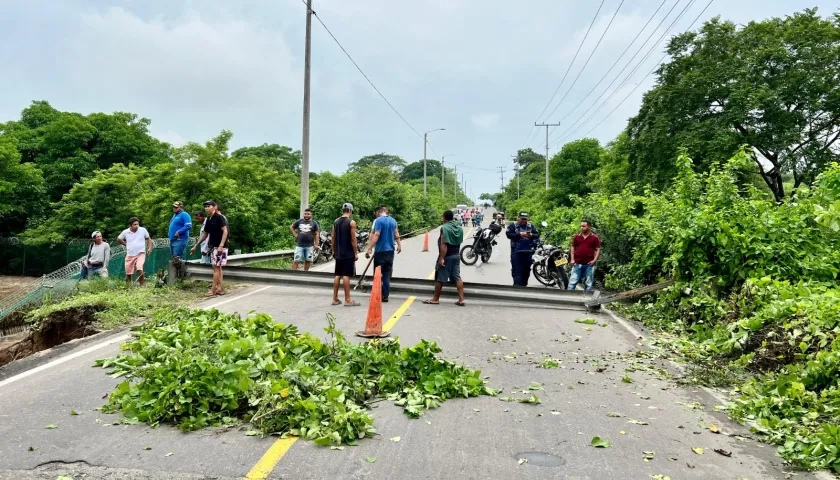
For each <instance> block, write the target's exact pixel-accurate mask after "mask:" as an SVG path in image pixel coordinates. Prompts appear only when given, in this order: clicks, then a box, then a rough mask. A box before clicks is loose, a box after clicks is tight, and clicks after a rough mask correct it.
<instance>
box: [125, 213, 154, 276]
mask: <svg viewBox="0 0 840 480" xmlns="http://www.w3.org/2000/svg"><path fill="white" fill-rule="evenodd" d="M117 241H118V242H120V245H122V246H124V247H125V283H127V284H129V285H131V276H132V275H134V271H135V270H136V271H137V283H139V284H140V286H141V287H142V286H143V285H145V284H146V277H145V276H144V275H143V264H145V263H146V254H149V255H151V254H152V237H151V236H150V235H149V231H148V230H146V229H145V228H143V227H141V226H140V220H139V219H138V218H137V217H131V218H130V219H129V220H128V228H126V229H125V230H123V231H122V233H120V235H119V236H118V237H117Z"/></svg>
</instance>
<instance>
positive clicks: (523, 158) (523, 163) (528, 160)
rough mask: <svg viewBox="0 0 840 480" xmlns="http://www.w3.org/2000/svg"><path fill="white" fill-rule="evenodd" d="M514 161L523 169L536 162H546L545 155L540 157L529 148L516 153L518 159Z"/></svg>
mask: <svg viewBox="0 0 840 480" xmlns="http://www.w3.org/2000/svg"><path fill="white" fill-rule="evenodd" d="M513 161H514V163H518V164H519V166H520V167H521V168H526V167H527V166H528V165H531V164H532V163H534V162H545V155H540V154H539V153H537V152H535V151H533V150H531V147H528V148H524V149H522V150H519V151H518V152H516V157H515V158H514V159H513Z"/></svg>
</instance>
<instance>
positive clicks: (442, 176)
mask: <svg viewBox="0 0 840 480" xmlns="http://www.w3.org/2000/svg"><path fill="white" fill-rule="evenodd" d="M454 155H455V154H454V153H447V154H446V155H441V157H440V198H446V190H445V189H444V184H445V183H446V180H445V179H446V166H445V164H444V162H443V161H444V159H445V158H446V157H451V156H454ZM456 179H457V177H456Z"/></svg>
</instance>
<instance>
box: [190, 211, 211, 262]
mask: <svg viewBox="0 0 840 480" xmlns="http://www.w3.org/2000/svg"><path fill="white" fill-rule="evenodd" d="M194 216H195V218H196V220H197V221H198V223H200V224H201V230H200V231H199V232H198V238H199V239H201V238H204V226H205V225H207V217H205V216H204V212H195V214H194ZM209 241H210V238H207V239H206V240H204V241H203V242H201V244H200V245H199V250H201V263H203V264H205V265H210V250H208V249H207V242H209Z"/></svg>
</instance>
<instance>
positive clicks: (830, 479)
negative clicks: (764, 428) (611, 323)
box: [604, 308, 838, 480]
mask: <svg viewBox="0 0 840 480" xmlns="http://www.w3.org/2000/svg"><path fill="white" fill-rule="evenodd" d="M604 311H605V312H607V314H608V315H609V316H610V317H611V318H612V319H613V320H615V322H616V323H618V324H619V325H621V326H622V327H623V328H624V329H625V330H627V331H628V332H630V334H631V335H633V336H634V337H636V338H637V339H639V340H642V341H646V340H647V338H646V337H645V336H644V335H642V334H641V332H639V331H638V330H636V328H635V327H633V325H630V323H628V322H627V320H625V319H623V318H621V317H619V316H618V315H616V314H615V312H613V311H612V310H610V309H608V308H604ZM668 362H669V363H670V364H671V365H672V366H673V367H674V368H676V369H677V370H679V371H680V372H685V368H683V366H682V365H680V364H679V363H677V362H675V361H673V360H668ZM700 389H701V390H703V391H704V392H706V393H707V394H709V396H711V397H712V398H714V399H715V400H717V401H718V402H720V403H721V404H722V405H726V404H728V403H729V400H728V399H727V398H726V397H724V396H723V395H721V394H720V393H718V392H716V391H714V390H712V389H711V388H708V387H703V386H701V387H700ZM814 478H816V479H817V480H837V478H838V477H837V476H835V475H834V474H833V473H831V472H829V471H828V470H818V471H816V472H814Z"/></svg>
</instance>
